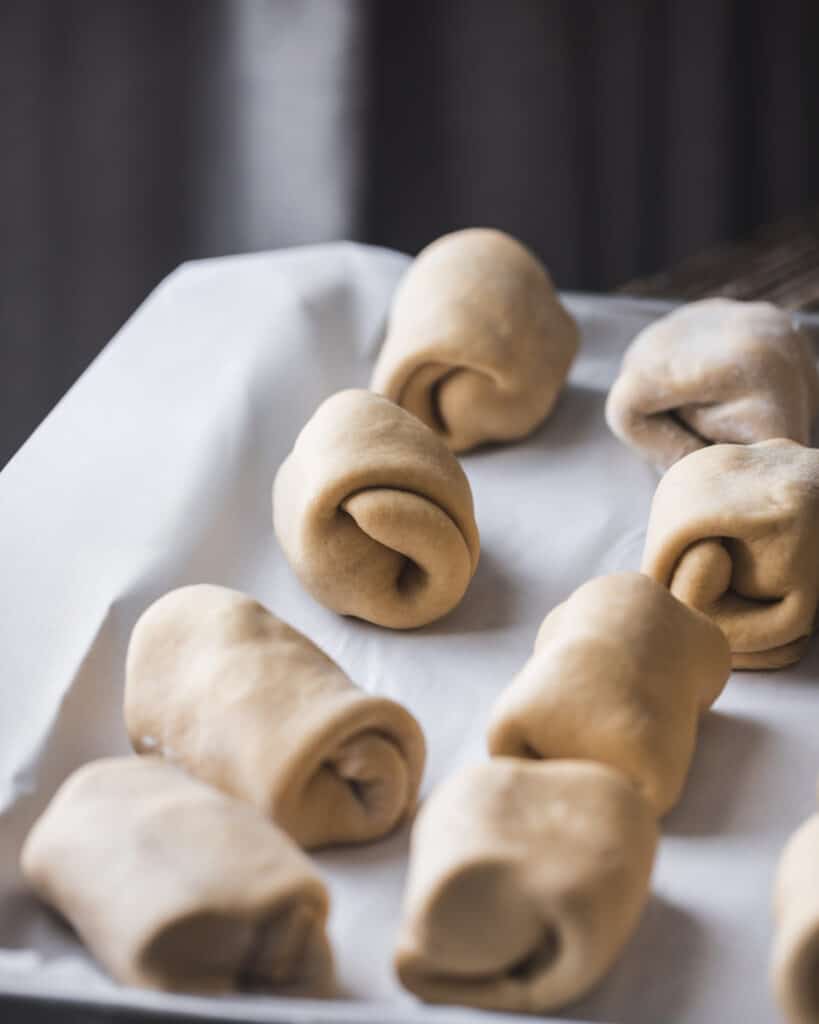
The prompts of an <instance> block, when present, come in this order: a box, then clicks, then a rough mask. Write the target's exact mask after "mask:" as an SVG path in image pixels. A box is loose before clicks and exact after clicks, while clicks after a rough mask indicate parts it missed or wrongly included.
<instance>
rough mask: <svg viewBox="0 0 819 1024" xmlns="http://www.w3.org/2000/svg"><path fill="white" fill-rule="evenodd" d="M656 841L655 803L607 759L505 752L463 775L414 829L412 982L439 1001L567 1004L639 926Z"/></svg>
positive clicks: (405, 929)
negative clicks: (532, 757)
mask: <svg viewBox="0 0 819 1024" xmlns="http://www.w3.org/2000/svg"><path fill="white" fill-rule="evenodd" d="M656 842H657V826H656V821H655V818H654V814H653V812H652V810H651V808H650V807H649V805H648V804H647V803H646V802H645V801H644V800H643V798H642V797H641V796H640V794H639V793H638V792H637V790H636V789H634V787H633V786H631V785H630V784H629V782H628V781H627V779H626V778H625V777H624V776H623V775H621V774H620V773H619V772H616V771H614V770H613V769H611V768H608V767H605V766H604V765H599V764H593V763H591V762H587V761H542V762H532V761H522V760H518V759H515V758H495V759H493V760H491V761H489V762H488V763H485V764H481V765H479V766H476V767H472V768H469V769H468V770H466V771H462V772H461V773H460V774H458V775H457V776H454V777H452V778H450V779H448V780H447V781H445V782H444V783H443V784H442V785H441V786H439V787H438V789H437V790H436V791H435V792H434V793H433V795H432V796H431V797H430V798H429V799H428V800H427V802H426V803H425V804H424V806H423V808H422V809H421V812H420V814H419V816H418V819H417V821H416V824H415V827H414V829H413V834H412V845H411V851H410V869H409V879H408V883H407V891H406V895H405V901H404V918H403V922H402V924H401V928H400V932H399V939H398V946H397V951H396V956H395V963H396V968H397V971H398V975H399V977H400V980H401V982H402V983H403V984H404V986H406V988H408V989H410V990H411V991H412V992H414V993H415V994H416V995H418V996H420V997H421V998H422V999H424V1000H427V1001H429V1002H439V1003H441V1002H445V1003H462V1004H466V1005H469V1006H477V1007H481V1008H483V1009H489V1010H512V1011H527V1012H532V1013H546V1012H548V1011H550V1010H556V1009H559V1008H560V1007H562V1006H564V1005H565V1004H566V1003H569V1002H571V1001H572V1000H574V999H577V998H578V997H579V996H581V995H583V994H584V993H585V992H586V991H587V990H588V989H590V988H591V987H592V986H593V985H594V984H596V982H598V981H599V980H600V978H602V976H603V975H604V974H605V973H606V971H607V970H608V969H609V967H610V966H611V965H612V963H613V962H614V960H615V958H616V957H617V955H618V953H619V952H620V950H621V949H622V947H623V945H624V943H625V942H626V940H627V939H628V937H629V935H630V934H631V932H632V931H633V929H634V927H635V926H636V924H637V920H638V918H639V916H640V912H641V910H642V908H643V905H644V903H645V901H646V897H647V894H648V886H649V878H650V875H651V867H652V862H653V858H654V850H655V846H656Z"/></svg>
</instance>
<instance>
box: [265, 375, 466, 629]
mask: <svg viewBox="0 0 819 1024" xmlns="http://www.w3.org/2000/svg"><path fill="white" fill-rule="evenodd" d="M273 522H274V525H275V529H276V536H277V537H278V539H279V543H280V544H281V547H282V550H283V551H284V553H285V555H286V556H287V559H288V561H289V562H290V564H291V566H292V567H293V569H294V571H295V572H296V575H297V576H298V577H299V579H300V580H301V582H302V583H303V584H304V586H305V587H306V588H307V590H309V591H310V593H311V594H312V595H313V597H315V598H316V600H317V601H320V602H321V603H322V604H323V605H326V606H327V607H328V608H332V609H333V610H334V611H337V612H341V614H343V615H355V616H358V618H361V619H367V620H368V621H369V622H375V623H377V624H378V625H380V626H389V627H391V628H393V629H411V628H413V627H415V626H423V625H425V624H426V623H428V622H433V621H434V620H435V619H439V618H441V616H442V615H445V614H446V613H447V612H448V611H451V610H452V609H453V608H454V607H455V605H457V604H458V602H459V601H460V600H461V598H462V597H463V595H464V592H465V591H466V588H467V587H468V586H469V582H470V580H471V579H472V576H473V574H474V572H475V569H476V567H477V564H478V555H479V552H480V539H479V536H478V527H477V525H476V523H475V515H474V510H473V506H472V491H471V490H470V487H469V481H468V480H467V478H466V475H465V474H464V471H463V470H462V469H461V466H460V464H459V463H458V460H457V459H456V458H455V456H454V455H453V454H452V452H450V451H449V450H448V449H447V447H446V446H445V445H444V443H443V442H442V441H441V440H440V438H439V437H437V436H436V434H434V433H433V432H432V431H431V430H429V429H428V428H427V427H425V426H424V424H423V423H421V422H420V420H418V419H416V418H415V417H414V416H411V415H410V414H409V413H407V412H405V411H404V410H403V409H401V408H400V407H399V406H397V405H395V404H394V403H393V402H390V401H388V400H387V399H386V398H382V397H381V396H380V395H374V394H372V393H371V392H369V391H359V390H351V391H340V392H338V394H335V395H333V396H332V397H331V398H328V399H327V401H326V402H324V403H323V404H322V405H321V406H319V408H318V409H317V410H316V412H315V413H314V415H313V417H312V419H310V421H309V422H308V423H307V425H306V426H305V427H304V429H303V430H302V432H301V433H300V434H299V436H298V438H297V439H296V443H295V445H294V447H293V450H292V452H291V453H290V455H288V457H287V458H286V459H285V461H284V462H283V463H282V465H281V468H280V469H279V472H278V473H277V474H276V480H275V483H274V485H273Z"/></svg>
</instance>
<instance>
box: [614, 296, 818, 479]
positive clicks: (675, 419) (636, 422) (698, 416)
mask: <svg viewBox="0 0 819 1024" xmlns="http://www.w3.org/2000/svg"><path fill="white" fill-rule="evenodd" d="M817 410H819V375H817V370H816V363H815V360H814V358H813V354H812V352H811V349H810V346H809V344H808V340H807V338H806V337H805V336H804V334H803V333H802V332H801V331H800V330H799V327H798V326H797V325H796V323H795V322H794V320H793V317H792V316H791V315H790V314H789V313H787V312H785V311H784V310H781V309H777V307H776V306H773V305H771V304H770V303H768V302H739V301H737V300H735V299H723V298H713V299H703V300H702V301H700V302H692V303H689V304H687V305H684V306H681V307H679V308H678V309H675V310H674V311H673V312H672V313H669V314H668V315H667V316H664V317H662V318H661V319H660V320H657V321H655V322H654V323H653V324H650V325H649V326H648V327H646V328H645V329H644V330H643V331H641V332H640V333H639V334H638V335H637V337H636V338H635V339H634V341H633V342H632V343H631V345H630V346H629V348H628V350H627V351H626V354H625V356H624V358H623V364H622V367H621V370H620V374H619V376H618V378H617V380H616V381H615V383H614V386H613V387H612V389H611V391H610V393H609V397H608V400H607V402H606V419H607V421H608V424H609V426H610V428H611V430H612V432H613V433H614V434H616V435H617V437H619V438H620V440H621V441H623V442H624V443H625V444H627V445H629V446H630V447H632V448H634V449H635V450H636V451H638V452H639V453H640V454H641V455H642V456H643V457H644V458H646V459H647V460H648V461H649V462H652V463H653V464H654V465H655V466H656V467H657V468H659V469H660V470H663V469H667V468H668V467H669V466H671V465H672V464H673V463H675V462H676V461H677V460H679V459H681V458H683V457H684V456H686V455H689V454H690V453H691V452H694V451H697V450H698V449H700V448H702V447H704V446H706V445H709V444H714V443H740V444H752V443H754V442H756V441H765V440H769V439H771V438H777V437H784V438H790V439H791V440H793V441H798V442H799V443H800V444H809V443H810V430H811V423H812V422H813V419H814V417H815V416H816V413H817Z"/></svg>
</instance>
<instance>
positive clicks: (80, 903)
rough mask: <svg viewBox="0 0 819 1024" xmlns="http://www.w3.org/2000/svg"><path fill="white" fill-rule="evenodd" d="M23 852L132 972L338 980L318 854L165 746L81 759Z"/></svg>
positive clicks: (79, 925) (123, 976)
mask: <svg viewBox="0 0 819 1024" xmlns="http://www.w3.org/2000/svg"><path fill="white" fill-rule="evenodd" d="M21 865H22V870H23V874H24V876H25V878H26V880H27V881H28V883H29V885H31V886H32V888H33V889H34V890H35V892H36V893H37V894H38V895H39V896H40V897H41V899H43V900H44V901H45V902H46V903H48V904H50V905H51V906H53V907H54V908H56V909H57V910H58V911H59V912H60V913H61V914H62V915H63V916H64V917H65V918H66V919H67V920H68V921H69V922H70V923H71V925H72V926H73V927H74V929H75V930H76V931H77V933H78V934H79V936H80V938H81V939H82V941H83V942H84V943H85V944H86V945H87V946H88V948H89V949H90V951H91V952H92V953H93V954H94V956H95V957H96V958H97V959H98V960H99V961H100V962H101V963H102V964H103V965H104V966H105V967H106V969H107V970H108V971H109V972H110V973H111V974H112V975H113V976H114V977H115V978H116V979H117V980H118V981H120V982H122V983H123V984H125V985H136V986H139V987H144V988H156V989H168V990H173V991H181V992H209V993H216V992H222V991H226V990H230V989H234V988H245V987H256V986H271V987H274V988H276V989H278V990H279V991H282V992H286V993H289V994H301V995H309V994H312V995H327V994H329V989H330V983H331V980H332V958H331V954H330V948H329V945H328V942H327V936H326V933H325V924H326V918H327V909H328V899H327V891H326V889H325V887H324V884H323V882H322V881H321V879H320V878H319V876H318V874H317V873H316V871H315V870H314V868H313V867H312V865H311V864H310V862H309V861H308V860H307V858H306V857H305V856H304V854H303V853H302V852H301V850H299V848H298V847H297V846H296V845H295V844H294V843H293V841H292V840H291V839H290V838H289V837H288V836H286V835H285V834H284V832H282V831H281V829H279V828H277V827H276V826H275V825H272V824H271V823H270V822H268V821H265V819H264V818H262V817H261V815H259V814H258V813H257V812H256V811H254V810H253V808H252V807H248V806H247V805H246V804H242V803H240V802H238V801H236V800H231V799H229V798H228V797H226V796H223V794H221V793H219V792H218V791H217V790H215V789H211V788H210V786H205V785H203V784H202V783H201V782H197V781H196V780H195V779H192V778H191V777H190V776H188V775H186V774H185V773H184V772H182V771H180V770H179V769H178V768H174V767H173V765H170V764H168V763H167V762H166V761H162V760H161V759H159V758H153V757H151V758H147V757H122V758H109V759H106V760H102V761H94V762H92V763H91V764H87V765H85V766H84V767H83V768H80V769H79V770H78V771H76V772H74V774H73V775H71V776H70V777H69V779H68V780H67V781H66V782H64V783H63V785H62V786H61V787H60V789H59V790H58V791H57V794H56V795H55V796H54V798H53V799H52V801H51V803H50V804H49V806H48V807H47V809H46V811H45V813H44V814H43V815H42V816H41V817H40V818H39V819H38V821H37V822H36V823H35V825H34V827H33V828H32V830H31V832H30V833H29V835H28V838H27V839H26V842H25V844H24V846H23V852H22V858H21Z"/></svg>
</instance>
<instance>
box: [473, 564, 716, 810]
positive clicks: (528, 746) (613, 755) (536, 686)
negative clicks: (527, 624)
mask: <svg viewBox="0 0 819 1024" xmlns="http://www.w3.org/2000/svg"><path fill="white" fill-rule="evenodd" d="M730 672H731V652H730V650H729V647H728V644H727V642H726V640H725V637H724V636H723V635H722V633H721V631H720V630H719V629H718V628H717V627H716V626H715V625H714V624H713V623H712V622H710V621H709V620H708V619H707V618H706V617H705V616H704V615H701V614H700V613H699V612H696V611H692V610H691V609H690V608H686V606H685V605H683V604H681V603H680V602H679V601H677V600H676V599H675V598H674V597H672V596H671V594H669V592H668V591H667V590H666V589H665V587H662V586H660V585H659V584H658V583H655V582H654V581H653V580H650V579H649V578H648V577H647V576H642V575H640V574H639V573H621V574H617V575H614V576H601V577H599V578H598V579H594V580H591V581H590V582H588V583H585V584H584V585H583V586H582V587H580V588H579V589H578V590H576V591H575V592H574V593H573V594H572V596H571V597H570V598H569V599H568V600H567V601H565V602H564V603H563V604H561V605H559V606H558V607H557V608H555V609H554V611H552V612H551V613H550V614H549V615H547V617H546V618H545V620H544V621H543V625H542V626H541V627H540V631H539V632H538V635H537V641H536V643H535V650H534V653H533V655H532V657H531V658H530V659H529V661H528V662H527V663H526V665H524V667H523V669H522V670H521V672H520V673H519V674H518V675H517V677H516V678H515V679H514V680H513V682H512V684H511V685H510V686H509V687H508V688H507V689H506V690H505V691H504V692H503V693H502V694H501V696H500V698H499V699H498V701H497V703H496V705H495V708H494V710H493V713H492V717H491V721H490V727H489V749H490V751H491V753H492V754H508V755H511V756H515V757H534V758H567V757H568V758H587V759H589V760H591V761H600V762H602V763H604V764H607V765H610V766H611V767H612V768H617V769H619V770H620V771H622V772H623V773H624V774H625V775H627V776H628V778H629V779H630V780H631V781H632V783H633V784H634V785H635V786H637V788H638V789H639V790H640V791H641V793H642V794H643V796H644V797H645V798H646V799H647V800H648V801H649V803H650V804H651V805H652V806H653V807H654V809H655V811H656V813H657V814H665V813H666V811H668V810H670V808H671V807H672V806H673V805H674V804H675V803H676V802H677V800H678V799H679V796H680V793H681V792H682V788H683V786H684V784H685V779H686V777H687V775H688V769H689V766H690V764H691V758H692V756H693V754H694V747H695V744H696V739H697V728H698V723H699V717H700V714H701V713H702V712H703V711H705V710H706V709H707V708H709V707H710V706H711V704H713V702H714V701H715V700H716V699H717V697H718V696H719V694H720V693H721V692H722V688H723V686H724V685H725V682H726V680H727V679H728V676H729V675H730Z"/></svg>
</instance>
